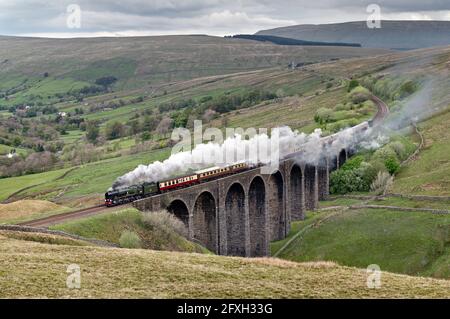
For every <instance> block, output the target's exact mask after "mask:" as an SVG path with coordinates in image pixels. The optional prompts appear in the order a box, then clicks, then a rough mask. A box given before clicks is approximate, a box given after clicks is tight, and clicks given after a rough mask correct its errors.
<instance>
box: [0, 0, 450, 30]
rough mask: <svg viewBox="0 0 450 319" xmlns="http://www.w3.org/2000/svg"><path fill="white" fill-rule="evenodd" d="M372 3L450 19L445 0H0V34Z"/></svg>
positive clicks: (154, 24) (271, 15) (269, 18)
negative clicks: (72, 10) (76, 10)
mask: <svg viewBox="0 0 450 319" xmlns="http://www.w3.org/2000/svg"><path fill="white" fill-rule="evenodd" d="M372 3H375V4H378V5H379V6H380V8H381V14H382V18H383V19H389V20H393V19H398V20H450V0H390V1H388V0H68V1H66V0H53V1H45V0H0V34H2V35H32V36H50V37H73V36H99V35H102V36H126V35H159V34H210V35H220V36H222V35H228V34H237V33H254V32H256V31H259V30H262V29H270V28H275V27H280V26H288V25H294V24H308V23H314V24H319V23H333V22H345V21H356V20H366V19H367V17H368V13H367V12H366V8H367V6H368V5H369V4H372ZM71 4H76V5H77V6H78V7H79V8H80V9H81V20H78V19H77V17H78V15H77V14H76V13H75V14H73V13H70V12H68V8H69V5H71ZM71 8H76V7H71ZM68 21H69V23H68ZM78 21H79V22H80V24H79V23H78ZM78 26H79V27H80V28H78Z"/></svg>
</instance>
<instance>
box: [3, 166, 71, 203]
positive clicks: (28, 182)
mask: <svg viewBox="0 0 450 319" xmlns="http://www.w3.org/2000/svg"><path fill="white" fill-rule="evenodd" d="M68 170H69V169H61V170H57V171H51V172H45V173H41V174H33V175H26V176H20V177H14V178H4V179H0V201H4V200H6V199H7V198H8V197H9V196H11V195H12V194H14V193H16V192H18V191H20V190H22V189H25V188H29V187H32V186H36V185H40V184H42V183H49V182H52V181H54V180H55V179H57V178H58V177H61V176H62V175H64V173H66V172H67V171H68Z"/></svg>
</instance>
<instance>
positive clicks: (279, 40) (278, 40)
mask: <svg viewBox="0 0 450 319" xmlns="http://www.w3.org/2000/svg"><path fill="white" fill-rule="evenodd" d="M232 38H234V39H245V40H254V41H259V42H270V43H274V44H278V45H302V46H303V45H313V46H340V47H358V48H359V47H361V44H359V43H346V42H319V41H305V40H298V39H292V38H284V37H277V36H273V35H256V34H237V35H234V36H232Z"/></svg>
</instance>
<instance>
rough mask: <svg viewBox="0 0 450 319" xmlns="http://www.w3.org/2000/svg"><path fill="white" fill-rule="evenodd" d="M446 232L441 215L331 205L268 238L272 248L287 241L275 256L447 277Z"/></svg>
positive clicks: (447, 221) (449, 228) (449, 249)
mask: <svg viewBox="0 0 450 319" xmlns="http://www.w3.org/2000/svg"><path fill="white" fill-rule="evenodd" d="M334 204H335V205H336V203H334ZM341 204H342V203H341ZM346 204H348V203H346ZM299 232H300V234H299V235H297V237H295V235H296V234H298V233H299ZM449 235H450V216H446V215H433V214H429V213H421V212H417V213H409V212H408V213H405V212H395V211H388V210H383V209H379V210H375V209H374V210H367V209H360V210H351V211H348V210H343V209H336V210H335V211H333V212H322V213H317V214H312V215H310V216H309V217H308V219H307V220H306V221H303V222H296V223H294V225H293V229H292V231H291V234H290V236H289V237H288V238H287V239H285V240H283V241H281V242H277V243H274V244H273V245H272V252H273V253H276V252H278V250H280V248H281V247H283V246H285V245H286V244H288V245H287V246H285V247H284V249H283V250H282V251H281V252H280V253H279V254H278V255H277V256H278V257H280V258H283V259H288V260H292V261H299V262H305V261H319V260H321V261H322V260H325V261H334V262H338V263H339V264H342V265H347V266H355V267H360V268H364V267H367V266H369V265H371V264H377V265H379V266H380V267H381V269H382V270H385V271H390V272H397V273H404V274H409V275H414V276H433V277H438V278H450V272H449V267H448V265H449V258H450V246H449V244H450V237H449Z"/></svg>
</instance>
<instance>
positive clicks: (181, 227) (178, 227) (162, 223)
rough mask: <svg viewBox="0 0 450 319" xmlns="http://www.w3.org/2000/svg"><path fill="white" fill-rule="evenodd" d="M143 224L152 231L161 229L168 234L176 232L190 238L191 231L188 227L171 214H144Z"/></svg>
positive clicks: (165, 212)
mask: <svg viewBox="0 0 450 319" xmlns="http://www.w3.org/2000/svg"><path fill="white" fill-rule="evenodd" d="M142 222H143V224H144V225H145V226H146V227H149V228H151V229H160V230H162V231H163V232H165V233H166V234H171V233H173V232H175V233H177V234H179V235H180V236H183V237H185V238H188V237H189V231H188V229H187V227H186V225H185V224H184V223H183V222H182V221H181V220H180V219H178V218H176V217H175V216H174V215H173V214H170V213H168V212H167V211H160V212H152V213H147V214H144V215H143V217H142Z"/></svg>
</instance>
